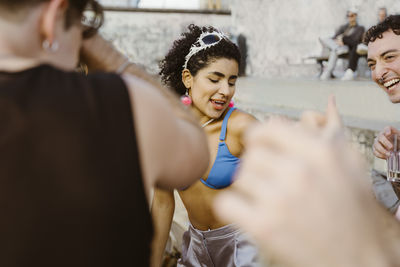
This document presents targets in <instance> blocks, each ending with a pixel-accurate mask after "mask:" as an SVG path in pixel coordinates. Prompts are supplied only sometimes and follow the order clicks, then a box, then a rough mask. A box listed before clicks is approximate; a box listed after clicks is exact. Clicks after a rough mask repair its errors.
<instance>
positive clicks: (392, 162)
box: [386, 134, 400, 182]
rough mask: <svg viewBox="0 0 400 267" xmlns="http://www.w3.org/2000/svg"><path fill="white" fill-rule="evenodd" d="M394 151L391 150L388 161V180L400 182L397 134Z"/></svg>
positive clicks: (399, 155) (399, 153)
mask: <svg viewBox="0 0 400 267" xmlns="http://www.w3.org/2000/svg"><path fill="white" fill-rule="evenodd" d="M393 138H394V140H393V151H390V155H389V157H388V158H387V159H386V162H387V180H388V181H390V182H400V152H399V151H397V135H396V134H395V135H394V137H393Z"/></svg>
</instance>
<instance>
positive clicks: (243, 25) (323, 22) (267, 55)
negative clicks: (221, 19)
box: [231, 0, 400, 77]
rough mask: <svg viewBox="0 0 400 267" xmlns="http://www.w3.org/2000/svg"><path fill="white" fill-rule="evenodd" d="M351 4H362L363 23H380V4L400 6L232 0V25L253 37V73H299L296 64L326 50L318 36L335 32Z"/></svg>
mask: <svg viewBox="0 0 400 267" xmlns="http://www.w3.org/2000/svg"><path fill="white" fill-rule="evenodd" d="M350 6H357V7H358V9H359V16H358V17H359V23H360V24H361V25H364V26H365V27H369V26H371V25H373V24H374V23H375V21H376V20H377V10H378V8H379V7H381V6H386V7H387V8H388V12H389V13H396V12H399V11H400V2H399V1H396V0H386V1H380V0H353V1H351V0H350V1H331V0H303V1H295V0H289V1H280V0H267V1H266V0H246V1H241V0H233V2H232V8H231V9H232V18H233V25H234V26H235V28H236V31H238V32H242V33H243V34H245V36H246V37H247V40H248V46H249V62H248V65H249V66H250V69H249V70H248V71H249V74H252V75H256V76H264V77H265V76H267V77H276V76H279V77H288V76H296V73H297V70H296V69H294V70H293V68H291V66H296V65H298V64H301V63H302V59H303V58H305V57H307V56H310V55H317V54H319V53H320V52H321V46H320V44H319V42H318V37H319V36H331V35H332V34H333V33H334V31H335V29H336V28H337V27H339V25H341V24H344V23H345V22H346V18H345V14H346V10H347V9H348V8H349V7H350Z"/></svg>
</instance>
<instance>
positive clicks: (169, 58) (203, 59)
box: [159, 24, 240, 95]
mask: <svg viewBox="0 0 400 267" xmlns="http://www.w3.org/2000/svg"><path fill="white" fill-rule="evenodd" d="M213 31H217V29H215V28H214V27H211V26H208V27H199V26H196V25H194V24H190V25H189V26H188V31H187V32H184V33H182V38H180V39H178V40H175V41H174V43H173V45H172V48H171V50H169V52H168V54H167V55H166V56H165V58H164V59H163V60H162V61H161V62H160V64H159V66H160V69H161V71H160V73H159V74H160V75H161V80H162V82H163V83H164V84H166V85H167V86H168V87H170V88H171V89H172V90H174V91H175V92H177V93H178V94H180V95H183V94H184V93H185V91H186V87H185V85H184V84H183V82H182V71H183V65H184V63H185V57H186V55H187V54H188V53H189V51H190V47H191V46H192V45H193V44H194V43H195V42H196V41H197V39H198V38H199V37H200V35H201V34H202V33H203V32H213ZM219 58H227V59H233V60H236V61H237V63H238V64H240V51H239V48H238V47H237V46H236V45H235V44H234V43H232V42H231V41H229V40H226V39H222V40H221V41H220V42H219V43H218V44H216V45H214V46H212V47H209V48H207V49H204V50H201V51H199V52H198V53H196V54H195V55H193V56H192V57H191V58H190V60H189V62H188V64H187V68H188V70H189V71H190V73H191V74H192V75H193V76H195V75H196V74H197V72H198V71H199V70H201V69H202V68H204V67H207V66H208V65H209V64H210V63H212V61H213V60H216V59H219Z"/></svg>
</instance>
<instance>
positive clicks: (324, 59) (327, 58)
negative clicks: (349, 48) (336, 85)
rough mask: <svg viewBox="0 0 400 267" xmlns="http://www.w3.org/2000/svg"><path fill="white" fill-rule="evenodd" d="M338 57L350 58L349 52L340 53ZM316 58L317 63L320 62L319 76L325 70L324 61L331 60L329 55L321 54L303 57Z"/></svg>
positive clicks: (307, 58)
mask: <svg viewBox="0 0 400 267" xmlns="http://www.w3.org/2000/svg"><path fill="white" fill-rule="evenodd" d="M360 57H367V55H360ZM338 58H341V59H349V54H348V53H346V54H342V55H339V56H338ZM310 59H311V60H315V62H316V63H318V65H319V74H318V77H319V76H321V74H322V72H323V71H324V64H323V62H324V61H328V60H329V55H321V56H309V57H306V58H304V59H303V61H304V60H310Z"/></svg>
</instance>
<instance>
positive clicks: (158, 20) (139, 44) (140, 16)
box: [101, 11, 232, 73]
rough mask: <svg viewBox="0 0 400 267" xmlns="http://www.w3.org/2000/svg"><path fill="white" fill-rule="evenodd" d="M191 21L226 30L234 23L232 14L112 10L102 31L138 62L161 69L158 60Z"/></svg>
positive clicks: (151, 68) (152, 69)
mask: <svg viewBox="0 0 400 267" xmlns="http://www.w3.org/2000/svg"><path fill="white" fill-rule="evenodd" d="M191 23H195V24H197V25H199V26H200V25H201V26H202V25H214V26H216V27H218V28H220V29H221V30H223V31H224V32H229V31H230V28H231V25H232V23H231V16H230V15H216V14H193V13H159V12H150V13H148V12H114V11H113V12H110V11H108V12H106V18H105V24H104V27H103V28H102V30H101V31H102V33H103V34H104V36H105V37H106V38H107V39H109V40H112V41H113V42H114V44H115V45H116V46H117V47H118V48H119V49H120V50H122V51H123V52H124V53H125V54H126V55H127V56H129V57H130V58H131V59H132V60H133V61H134V62H136V63H138V64H141V65H143V66H144V67H145V68H146V69H147V70H148V71H149V72H151V73H158V71H159V70H158V62H159V61H160V60H161V59H162V58H163V57H164V56H165V55H166V53H167V52H168V50H169V48H170V47H171V46H172V43H173V41H174V40H175V39H177V38H179V36H180V34H181V33H182V32H183V31H185V29H186V28H187V26H188V25H189V24H191Z"/></svg>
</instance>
